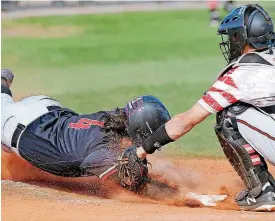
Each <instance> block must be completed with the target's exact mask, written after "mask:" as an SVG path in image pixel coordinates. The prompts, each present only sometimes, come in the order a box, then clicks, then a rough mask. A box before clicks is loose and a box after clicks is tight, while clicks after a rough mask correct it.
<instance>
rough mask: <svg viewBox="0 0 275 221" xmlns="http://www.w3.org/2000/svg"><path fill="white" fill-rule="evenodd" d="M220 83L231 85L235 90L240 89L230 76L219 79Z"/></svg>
mask: <svg viewBox="0 0 275 221" xmlns="http://www.w3.org/2000/svg"><path fill="white" fill-rule="evenodd" d="M218 81H221V82H223V83H225V84H228V85H230V86H231V87H234V88H237V89H238V87H237V85H236V84H235V82H234V81H233V79H232V78H231V77H229V76H226V75H225V76H222V77H220V78H219V79H218Z"/></svg>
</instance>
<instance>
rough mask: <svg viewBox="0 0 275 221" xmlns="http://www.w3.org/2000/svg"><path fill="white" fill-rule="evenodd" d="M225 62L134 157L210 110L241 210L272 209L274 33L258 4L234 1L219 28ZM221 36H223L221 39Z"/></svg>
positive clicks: (185, 128)
mask: <svg viewBox="0 0 275 221" xmlns="http://www.w3.org/2000/svg"><path fill="white" fill-rule="evenodd" d="M218 34H219V35H221V36H222V43H220V47H221V50H222V53H223V55H224V57H225V59H226V60H227V62H228V66H227V67H226V68H224V70H222V71H221V73H220V74H219V76H218V79H217V80H216V82H215V83H214V84H213V86H212V87H210V89H209V90H208V91H206V92H205V94H204V95H203V97H202V98H201V99H200V100H199V101H198V102H197V103H196V104H195V105H194V106H193V107H192V108H191V109H189V110H188V111H186V112H184V113H181V114H178V115H177V116H175V117H173V118H172V119H171V120H170V121H168V122H167V123H166V124H165V125H163V126H161V127H160V128H159V129H158V130H157V131H156V132H155V133H154V134H153V135H152V136H150V137H149V139H147V140H146V141H145V142H144V143H143V144H142V146H141V147H139V148H138V149H137V153H138V156H139V158H141V159H143V158H144V157H145V156H146V155H147V154H152V153H154V151H155V150H156V149H157V148H159V147H161V146H163V145H165V144H167V143H169V142H172V141H174V140H177V139H179V138H180V137H182V136H183V135H185V134H186V133H188V132H189V131H190V130H191V129H192V128H193V127H194V126H195V125H197V124H199V123H200V122H202V121H203V120H204V119H205V118H206V117H208V116H209V115H210V114H212V113H216V114H217V118H216V126H215V131H216V135H217V137H218V139H219V142H220V144H221V147H222V149H223V151H224V153H225V156H226V157H227V158H228V160H229V161H230V163H231V164H232V165H233V167H234V169H235V170H236V172H237V173H238V175H239V176H240V177H241V179H242V180H243V182H244V184H245V186H246V188H247V189H246V190H244V191H241V192H240V193H239V194H238V195H237V196H236V198H235V200H236V203H237V204H238V205H239V207H240V209H242V210H255V211H270V210H275V181H274V178H273V176H272V175H271V174H270V173H269V171H268V168H267V164H266V160H267V161H269V162H270V163H271V164H273V165H275V67H274V65H275V54H274V52H275V48H274V42H275V33H274V27H273V22H272V19H271V17H270V16H269V14H268V13H267V12H266V11H265V10H264V9H263V8H262V7H260V6H259V5H257V4H248V5H245V6H243V7H239V8H237V9H235V10H233V11H232V12H231V13H230V14H228V15H227V16H226V17H225V19H224V20H223V21H222V22H221V25H220V26H219V28H218ZM224 37H226V40H224Z"/></svg>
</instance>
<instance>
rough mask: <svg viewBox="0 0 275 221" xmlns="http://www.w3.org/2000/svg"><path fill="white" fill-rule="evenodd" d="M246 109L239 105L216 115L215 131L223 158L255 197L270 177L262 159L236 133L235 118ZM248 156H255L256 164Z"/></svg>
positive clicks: (237, 132)
mask: <svg viewBox="0 0 275 221" xmlns="http://www.w3.org/2000/svg"><path fill="white" fill-rule="evenodd" d="M246 109H247V107H246V106H243V105H242V104H239V105H234V107H231V108H227V109H225V110H224V111H222V112H220V113H218V114H217V124H216V126H215V131H216V135H217V137H218V140H219V142H220V144H221V146H222V149H223V151H224V153H225V156H226V157H227V159H228V160H229V162H230V163H231V165H232V166H233V167H234V169H235V170H236V172H237V173H238V175H239V176H240V177H241V179H242V180H243V182H244V184H245V185H246V187H247V189H248V190H249V192H250V194H251V195H252V196H253V197H257V196H259V195H260V193H261V192H262V187H263V185H264V184H265V183H266V182H268V181H269V177H270V176H271V175H270V174H269V173H268V171H267V165H266V163H265V161H264V159H263V158H262V157H261V156H260V155H258V154H257V152H256V151H255V150H254V149H253V148H252V147H251V146H250V145H249V144H248V142H247V141H246V140H245V139H244V138H243V137H242V136H241V134H240V133H239V131H238V128H237V123H236V118H235V116H236V115H237V114H240V113H242V112H244V111H245V110H246ZM250 154H254V156H257V158H256V159H257V163H255V161H254V160H253V158H252V156H250ZM253 161H254V162H253ZM271 177H272V176H271Z"/></svg>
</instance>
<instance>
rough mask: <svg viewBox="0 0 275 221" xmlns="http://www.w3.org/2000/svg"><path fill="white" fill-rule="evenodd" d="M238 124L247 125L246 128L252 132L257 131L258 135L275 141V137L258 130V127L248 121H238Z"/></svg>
mask: <svg viewBox="0 0 275 221" xmlns="http://www.w3.org/2000/svg"><path fill="white" fill-rule="evenodd" d="M237 122H239V123H241V124H243V125H245V126H247V127H249V128H251V129H252V130H255V131H257V132H258V133H260V134H262V135H264V136H266V137H267V138H269V139H271V140H274V141H275V137H273V136H271V135H270V134H268V133H266V132H264V131H262V130H260V129H259V128H257V127H254V126H252V125H251V124H249V123H247V122H246V121H244V120H240V119H237Z"/></svg>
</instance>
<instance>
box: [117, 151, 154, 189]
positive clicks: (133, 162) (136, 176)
mask: <svg viewBox="0 0 275 221" xmlns="http://www.w3.org/2000/svg"><path fill="white" fill-rule="evenodd" d="M136 151H137V150H136V147H135V146H132V147H128V148H127V149H126V150H125V151H124V153H123V154H122V155H121V157H120V158H119V159H118V164H119V166H118V176H119V178H120V184H121V185H122V186H123V187H125V188H126V189H128V190H130V191H133V192H136V193H141V192H143V191H144V189H145V188H146V183H147V182H148V181H149V179H148V166H147V160H146V158H145V159H143V160H142V159H140V158H139V157H138V156H137V153H136Z"/></svg>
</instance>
